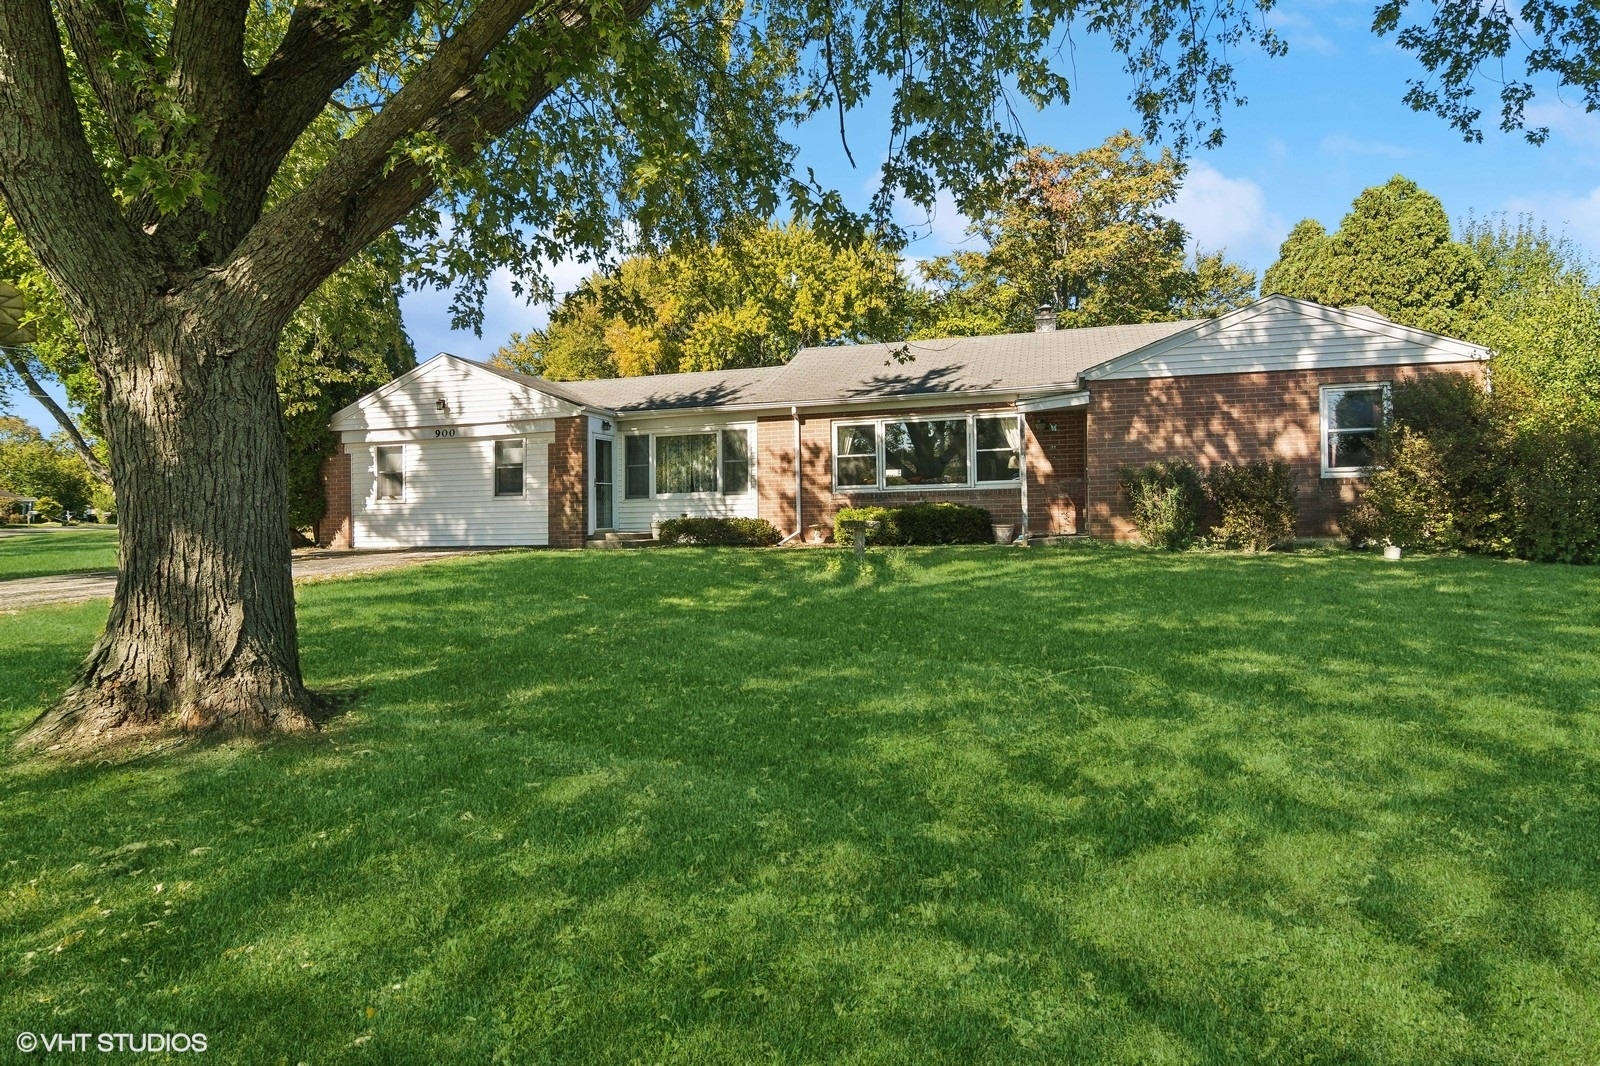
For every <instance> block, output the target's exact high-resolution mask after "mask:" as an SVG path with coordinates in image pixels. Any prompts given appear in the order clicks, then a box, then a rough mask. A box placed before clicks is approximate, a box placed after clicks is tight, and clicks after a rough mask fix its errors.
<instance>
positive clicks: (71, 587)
mask: <svg viewBox="0 0 1600 1066" xmlns="http://www.w3.org/2000/svg"><path fill="white" fill-rule="evenodd" d="M489 550H495V549H489ZM481 554H483V551H482V550H479V549H473V548H427V549H416V550H410V551H306V552H295V553H294V577H295V580H296V581H303V580H307V579H317V578H325V577H339V576H341V575H344V574H359V573H365V572H367V571H371V570H392V569H394V568H395V567H398V566H414V565H416V564H417V563H426V562H432V561H433V560H435V559H453V558H457V557H459V556H462V555H481ZM116 587H117V574H116V571H114V570H101V571H96V572H94V573H88V574H57V575H54V576H52V577H22V578H15V579H13V580H10V581H0V611H4V612H12V611H19V610H21V609H22V608H24V607H38V606H41V605H43V604H47V603H76V602H78V601H80V600H94V599H99V598H100V597H102V596H110V595H111V594H112V593H113V592H115V591H116Z"/></svg>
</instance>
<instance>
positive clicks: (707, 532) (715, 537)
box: [661, 518, 783, 548]
mask: <svg viewBox="0 0 1600 1066" xmlns="http://www.w3.org/2000/svg"><path fill="white" fill-rule="evenodd" d="M782 539H783V536H782V534H780V533H779V532H778V531H777V530H776V529H775V528H773V525H772V523H771V522H768V521H767V520H766V519H765V518H669V519H667V520H666V521H665V522H662V523H661V543H663V544H703V545H718V546H722V547H735V548H770V547H771V546H772V545H774V544H776V543H778V541H780V540H782Z"/></svg>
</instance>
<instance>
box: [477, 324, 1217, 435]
mask: <svg viewBox="0 0 1600 1066" xmlns="http://www.w3.org/2000/svg"><path fill="white" fill-rule="evenodd" d="M1193 325H1196V322H1192V321H1191V322H1152V323H1148V324H1144V325H1136V326H1091V327H1086V328H1084V329H1064V330H1058V331H1056V332H1054V333H1009V334H1004V335H1002V336H998V337H955V338H950V339H946V340H927V341H903V342H896V343H891V344H849V345H838V346H835V347H825V348H805V349H802V350H801V351H800V352H799V354H797V355H796V356H795V357H794V359H793V360H791V361H790V362H789V363H788V364H787V365H785V366H773V367H761V368H757V369H754V370H713V371H705V372H701V373H693V374H657V375H653V376H650V377H635V378H606V379H602V380H597V381H563V382H559V383H557V382H549V381H545V380H544V379H542V378H535V377H530V376H528V375H526V374H518V373H516V372H514V371H509V370H501V369H499V368H496V367H489V368H488V369H489V370H491V371H493V372H494V373H496V374H499V375H501V376H502V377H507V378H510V379H512V380H514V381H521V382H523V383H525V384H528V385H531V386H533V387H534V388H538V389H541V390H543V391H544V392H547V393H549V394H550V395H552V396H556V397H559V398H560V399H564V400H567V401H568V402H571V403H578V404H582V405H585V406H590V407H600V408H604V409H606V410H611V411H616V412H619V413H624V412H630V411H674V410H692V409H695V408H704V407H726V406H735V407H755V406H772V407H781V406H787V405H789V404H807V405H812V404H827V403H850V402H854V401H861V400H871V399H876V398H878V397H884V398H892V397H910V396H926V395H948V394H952V393H957V394H969V393H970V394H985V393H1018V392H1036V391H1042V390H1049V389H1070V388H1072V387H1073V386H1074V385H1075V384H1076V383H1077V379H1078V375H1079V374H1081V373H1082V372H1083V371H1085V370H1087V369H1089V368H1090V367H1092V366H1096V365H1098V364H1100V363H1104V362H1106V361H1107V360H1110V359H1115V358H1117V357H1118V356H1122V355H1126V354H1128V353H1129V352H1132V351H1136V350H1138V349H1140V348H1143V347H1144V346H1145V345H1147V344H1153V343H1155V342H1156V341H1159V340H1164V339H1165V338H1167V337H1170V336H1172V335H1173V334H1174V333H1178V332H1181V331H1182V330H1185V329H1188V328H1189V327H1190V326H1193ZM907 357H909V358H907ZM901 360H905V361H901Z"/></svg>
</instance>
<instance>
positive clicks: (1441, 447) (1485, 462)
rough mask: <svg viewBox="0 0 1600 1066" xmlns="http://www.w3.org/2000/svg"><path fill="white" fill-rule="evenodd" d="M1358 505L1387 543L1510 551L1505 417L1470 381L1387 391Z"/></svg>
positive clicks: (1450, 377) (1446, 378) (1442, 379)
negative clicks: (1374, 516)
mask: <svg viewBox="0 0 1600 1066" xmlns="http://www.w3.org/2000/svg"><path fill="white" fill-rule="evenodd" d="M1393 399H1394V424H1393V426H1392V427H1391V428H1390V429H1389V430H1388V431H1386V432H1385V433H1384V434H1382V435H1381V437H1380V438H1379V441H1378V448H1377V454H1376V459H1377V466H1378V469H1377V470H1375V471H1374V473H1373V475H1372V481H1371V485H1370V487H1369V489H1368V491H1367V494H1366V500H1367V501H1368V502H1369V503H1371V504H1372V505H1373V507H1374V508H1375V509H1376V510H1377V512H1378V514H1379V515H1380V516H1381V518H1382V521H1381V530H1380V532H1381V534H1382V536H1383V537H1384V538H1386V539H1388V540H1389V541H1391V542H1393V543H1395V544H1403V545H1407V546H1426V547H1432V548H1439V549H1444V550H1459V551H1473V552H1488V553H1503V552H1506V551H1508V550H1510V547H1511V538H1510V528H1509V524H1508V520H1507V503H1508V498H1507V492H1508V488H1509V483H1508V479H1509V477H1510V473H1511V458H1512V455H1511V451H1512V449H1511V448H1510V443H1511V437H1510V435H1509V434H1508V428H1509V427H1508V423H1507V420H1506V417H1505V412H1504V411H1503V410H1501V409H1499V408H1497V406H1496V404H1495V403H1494V401H1493V400H1492V399H1491V397H1490V396H1489V395H1488V394H1487V393H1485V392H1484V391H1483V390H1482V389H1481V388H1479V387H1478V384H1477V382H1475V381H1473V380H1472V379H1470V378H1467V377H1463V376H1460V375H1456V374H1435V375H1432V376H1429V377H1426V378H1422V379H1421V380H1418V381H1415V382H1408V383H1404V384H1400V385H1397V386H1395V389H1394V396H1393Z"/></svg>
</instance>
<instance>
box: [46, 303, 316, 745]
mask: <svg viewBox="0 0 1600 1066" xmlns="http://www.w3.org/2000/svg"><path fill="white" fill-rule="evenodd" d="M241 303H244V301H241V300H237V299H235V300H232V301H228V300H219V299H217V294H215V293H194V294H191V295H190V296H188V297H172V296H167V297H160V298H155V299H151V300H148V301H143V300H133V301H128V303H127V304H123V305H121V311H120V314H119V315H118V316H117V318H116V320H114V321H103V322H101V323H100V324H99V325H100V328H98V329H97V330H95V331H94V332H95V334H96V335H95V336H87V335H86V336H85V341H86V342H87V343H89V344H90V347H91V351H92V352H93V353H94V354H95V355H96V357H97V358H96V364H97V365H98V366H99V367H101V368H109V369H102V375H103V380H104V384H105V398H104V408H103V415H102V417H103V419H104V424H105V431H106V435H107V438H108V440H109V441H110V444H111V456H112V475H113V482H114V484H115V486H116V495H117V515H118V541H119V545H120V547H121V553H122V555H121V567H120V570H119V572H118V575H117V589H116V596H115V599H114V600H113V601H112V607H111V616H110V618H109V619H108V621H107V622H106V629H105V632H104V634H103V635H102V636H101V638H100V640H99V642H98V643H97V644H96V645H95V648H94V650H93V651H92V652H91V653H90V655H89V658H88V660H87V661H86V662H85V663H84V666H83V668H82V670H81V672H80V675H79V677H78V679H77V681H76V683H75V684H74V686H73V687H72V688H71V689H70V690H69V691H68V692H67V694H66V695H65V696H64V697H63V699H62V701H61V702H60V703H59V704H58V705H57V706H56V707H54V708H52V709H51V710H49V711H46V712H45V713H44V714H42V715H41V716H40V717H39V718H38V719H37V720H36V721H35V722H34V723H33V724H32V725H31V726H29V728H28V729H27V730H26V731H25V732H24V734H23V736H22V737H21V739H20V740H19V741H18V744H19V746H20V747H23V748H29V749H32V748H39V747H50V746H55V745H63V746H66V747H68V748H82V747H97V746H102V745H105V744H108V743H114V742H115V741H116V740H117V739H118V738H119V737H124V736H138V735H144V734H147V733H162V732H172V731H181V732H184V733H197V732H221V733H235V732H241V733H242V732H249V733H271V732H288V733H293V732H303V731H308V730H311V729H314V728H315V724H314V722H313V718H312V715H313V713H314V711H315V709H316V706H317V700H316V698H315V697H314V696H313V695H312V694H311V693H310V692H308V691H307V689H306V687H305V684H304V682H303V681H302V679H301V676H300V666H299V653H298V648H297V643H298V638H297V634H296V628H295V614H294V586H293V582H292V579H291V574H290V568H289V566H290V554H289V539H288V534H287V532H286V531H287V529H288V526H289V516H288V502H287V495H286V486H285V477H286V475H285V470H286V465H285V444H284V435H283V424H282V419H281V416H280V412H279V410H278V396H277V389H276V382H275V380H274V366H275V349H276V340H277V335H278V330H279V329H280V328H281V325H282V323H281V321H279V319H280V318H281V317H286V316H287V315H286V313H284V314H283V315H281V316H280V315H271V316H262V315H261V313H260V312H259V311H257V310H256V309H253V308H250V307H248V306H246V307H243V308H240V307H239V306H238V305H239V304H241ZM140 304H143V305H144V306H142V307H141V306H139V305H140ZM229 304H232V305H233V306H232V307H229V306H228V305H229ZM130 305H132V306H130ZM230 310H231V311H233V312H234V313H233V314H231V315H230V314H228V313H227V312H228V311H230ZM253 312H254V313H253ZM111 338H116V339H117V342H113V341H112V340H111ZM96 348H98V349H99V350H98V351H96V350H95V349H96Z"/></svg>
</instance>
